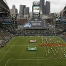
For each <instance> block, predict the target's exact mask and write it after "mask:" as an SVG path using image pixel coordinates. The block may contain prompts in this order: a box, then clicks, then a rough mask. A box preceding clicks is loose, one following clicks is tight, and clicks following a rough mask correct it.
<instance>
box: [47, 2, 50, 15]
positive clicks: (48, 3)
mask: <svg viewBox="0 0 66 66" xmlns="http://www.w3.org/2000/svg"><path fill="white" fill-rule="evenodd" d="M49 13H50V1H46V14H49Z"/></svg>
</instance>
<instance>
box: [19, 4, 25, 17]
mask: <svg viewBox="0 0 66 66" xmlns="http://www.w3.org/2000/svg"><path fill="white" fill-rule="evenodd" d="M25 7H26V5H20V10H19V17H24V8H25Z"/></svg>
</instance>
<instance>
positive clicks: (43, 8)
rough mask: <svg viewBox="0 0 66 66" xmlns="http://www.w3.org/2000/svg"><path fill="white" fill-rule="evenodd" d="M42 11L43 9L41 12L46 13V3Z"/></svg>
mask: <svg viewBox="0 0 66 66" xmlns="http://www.w3.org/2000/svg"><path fill="white" fill-rule="evenodd" d="M43 9H44V11H43V14H46V5H44V8H43Z"/></svg>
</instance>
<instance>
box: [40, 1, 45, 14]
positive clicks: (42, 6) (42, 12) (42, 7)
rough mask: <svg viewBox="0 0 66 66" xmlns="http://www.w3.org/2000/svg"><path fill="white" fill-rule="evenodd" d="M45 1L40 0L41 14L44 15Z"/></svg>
mask: <svg viewBox="0 0 66 66" xmlns="http://www.w3.org/2000/svg"><path fill="white" fill-rule="evenodd" d="M44 3H45V1H44V0H40V14H44Z"/></svg>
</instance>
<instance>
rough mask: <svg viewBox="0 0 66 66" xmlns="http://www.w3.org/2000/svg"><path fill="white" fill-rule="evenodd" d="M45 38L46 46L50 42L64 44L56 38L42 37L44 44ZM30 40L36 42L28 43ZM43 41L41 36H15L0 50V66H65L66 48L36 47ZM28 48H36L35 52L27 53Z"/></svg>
mask: <svg viewBox="0 0 66 66" xmlns="http://www.w3.org/2000/svg"><path fill="white" fill-rule="evenodd" d="M45 38H47V40H48V41H47V44H48V43H52V41H54V42H55V43H56V42H57V41H60V43H61V44H66V42H64V41H63V40H62V39H61V38H59V37H57V36H56V37H55V36H53V37H51V36H50V37H49V36H44V37H43V39H44V41H43V42H44V43H46V42H45ZM55 38H56V39H55ZM31 39H32V40H33V39H36V41H37V42H36V43H30V40H31ZM43 39H42V36H32V37H30V36H29V37H28V36H26V37H24V36H23V37H22V36H16V37H14V38H12V40H11V41H10V42H9V43H7V44H6V45H5V47H3V48H1V49H0V66H66V47H64V46H60V47H58V46H38V44H40V43H42V40H43ZM49 39H53V40H52V41H50V40H49ZM28 46H33V47H36V48H37V50H36V51H29V50H28Z"/></svg>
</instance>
